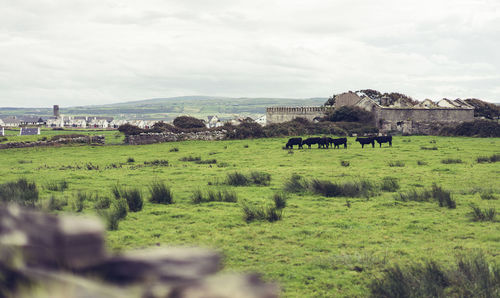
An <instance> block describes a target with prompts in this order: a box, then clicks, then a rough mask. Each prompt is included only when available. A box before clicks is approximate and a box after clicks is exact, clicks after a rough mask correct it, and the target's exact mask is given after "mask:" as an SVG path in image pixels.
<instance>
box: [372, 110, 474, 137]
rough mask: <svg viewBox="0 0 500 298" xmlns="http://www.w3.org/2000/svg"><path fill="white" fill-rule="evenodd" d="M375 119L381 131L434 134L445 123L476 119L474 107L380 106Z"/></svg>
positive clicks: (375, 113)
mask: <svg viewBox="0 0 500 298" xmlns="http://www.w3.org/2000/svg"><path fill="white" fill-rule="evenodd" d="M374 116H375V121H376V123H377V125H378V127H379V129H380V130H381V131H400V132H403V133H407V134H433V133H435V132H436V130H438V129H439V128H440V127H442V126H443V125H455V124H458V123H461V122H467V121H474V109H443V108H441V109H439V108H438V109H412V108H408V109H394V108H381V107H378V108H376V109H375V110H374Z"/></svg>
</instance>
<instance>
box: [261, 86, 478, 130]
mask: <svg viewBox="0 0 500 298" xmlns="http://www.w3.org/2000/svg"><path fill="white" fill-rule="evenodd" d="M386 104H388V99H387V98H383V97H382V98H381V99H380V100H379V101H377V100H374V99H372V98H370V97H368V96H366V95H365V94H359V93H355V92H346V93H342V94H338V95H336V96H335V104H334V106H333V107H334V108H340V107H343V106H356V107H360V108H362V109H364V110H366V111H369V112H371V113H372V114H373V116H374V119H375V125H376V126H377V128H378V129H379V130H380V131H382V132H389V131H398V132H401V133H408V134H415V133H422V134H426V133H430V132H431V131H432V130H433V128H435V127H436V126H440V125H455V124H458V123H461V122H467V121H473V120H474V107H472V106H471V105H469V104H467V103H466V102H465V101H463V100H460V99H456V100H453V101H452V100H448V99H442V100H440V101H438V102H437V103H434V102H433V101H431V100H429V99H426V100H424V101H423V102H421V103H418V104H414V103H412V102H410V101H409V100H407V99H404V98H400V99H398V100H396V101H394V102H391V104H390V105H386ZM330 108H331V107H295V108H292V107H270V108H267V114H266V116H267V123H268V124H271V123H281V122H286V121H290V120H292V119H294V118H297V117H303V118H306V119H308V120H310V121H314V120H317V119H319V118H320V117H323V116H324V114H325V112H327V110H328V109H330Z"/></svg>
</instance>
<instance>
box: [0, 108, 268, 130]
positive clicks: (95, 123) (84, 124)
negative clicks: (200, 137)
mask: <svg viewBox="0 0 500 298" xmlns="http://www.w3.org/2000/svg"><path fill="white" fill-rule="evenodd" d="M202 120H203V121H204V122H205V125H206V127H207V128H213V127H220V126H222V125H224V123H225V122H230V123H231V124H233V125H238V124H240V123H241V122H242V121H244V120H245V118H243V117H236V118H234V119H230V120H228V121H222V120H221V119H219V118H218V117H217V116H208V117H207V118H206V119H202ZM252 120H254V121H255V122H257V123H259V124H260V125H263V126H264V125H266V116H265V115H262V116H259V117H256V118H255V119H252ZM157 122H162V120H137V119H134V120H123V119H120V120H118V119H114V118H113V117H102V116H64V115H62V114H61V113H60V110H59V106H58V105H54V106H53V116H50V117H43V116H33V115H29V116H7V117H0V136H1V135H4V129H3V128H20V134H21V135H24V134H30V135H31V134H40V127H48V128H74V129H118V127H120V126H121V125H124V124H131V125H134V126H137V127H139V128H143V129H149V128H151V127H153V125H154V124H155V123H157ZM163 122H164V121H163Z"/></svg>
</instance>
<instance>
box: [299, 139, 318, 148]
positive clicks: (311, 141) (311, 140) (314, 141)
mask: <svg viewBox="0 0 500 298" xmlns="http://www.w3.org/2000/svg"><path fill="white" fill-rule="evenodd" d="M314 144H318V148H320V146H321V138H307V139H305V140H304V141H302V145H307V146H308V147H309V149H311V145H314Z"/></svg>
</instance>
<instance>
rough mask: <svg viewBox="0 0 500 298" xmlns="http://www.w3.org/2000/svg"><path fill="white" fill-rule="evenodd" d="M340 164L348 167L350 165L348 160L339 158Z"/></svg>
mask: <svg viewBox="0 0 500 298" xmlns="http://www.w3.org/2000/svg"><path fill="white" fill-rule="evenodd" d="M340 165H341V166H343V167H348V166H350V165H351V164H350V163H349V161H347V160H341V161H340Z"/></svg>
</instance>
